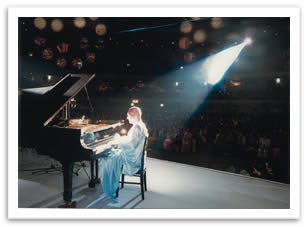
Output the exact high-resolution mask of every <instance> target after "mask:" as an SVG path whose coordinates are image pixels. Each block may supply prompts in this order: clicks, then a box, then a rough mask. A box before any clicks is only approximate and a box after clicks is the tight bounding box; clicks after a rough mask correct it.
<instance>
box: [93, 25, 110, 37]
mask: <svg viewBox="0 0 307 227" xmlns="http://www.w3.org/2000/svg"><path fill="white" fill-rule="evenodd" d="M95 31H96V34H97V35H99V36H103V35H104V34H106V33H107V27H106V26H105V25H104V24H97V25H96V27H95Z"/></svg>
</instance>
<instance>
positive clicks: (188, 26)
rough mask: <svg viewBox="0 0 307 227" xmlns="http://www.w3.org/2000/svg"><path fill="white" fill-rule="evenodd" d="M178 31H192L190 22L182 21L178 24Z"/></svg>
mask: <svg viewBox="0 0 307 227" xmlns="http://www.w3.org/2000/svg"><path fill="white" fill-rule="evenodd" d="M180 31H181V32H182V33H185V34H187V33H190V32H191V31H192V23H191V22H183V23H182V24H181V25H180Z"/></svg>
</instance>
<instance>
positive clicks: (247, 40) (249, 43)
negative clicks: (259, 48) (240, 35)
mask: <svg viewBox="0 0 307 227" xmlns="http://www.w3.org/2000/svg"><path fill="white" fill-rule="evenodd" d="M252 42H253V41H252V39H251V38H250V37H247V38H245V40H244V43H245V44H246V45H251V44H252Z"/></svg>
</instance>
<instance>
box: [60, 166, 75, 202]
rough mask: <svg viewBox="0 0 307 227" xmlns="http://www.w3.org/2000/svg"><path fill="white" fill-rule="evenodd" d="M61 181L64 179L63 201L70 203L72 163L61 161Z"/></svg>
mask: <svg viewBox="0 0 307 227" xmlns="http://www.w3.org/2000/svg"><path fill="white" fill-rule="evenodd" d="M61 163H62V166H63V179H64V192H63V199H64V201H71V199H72V175H73V170H74V162H68V161H63V162H61Z"/></svg>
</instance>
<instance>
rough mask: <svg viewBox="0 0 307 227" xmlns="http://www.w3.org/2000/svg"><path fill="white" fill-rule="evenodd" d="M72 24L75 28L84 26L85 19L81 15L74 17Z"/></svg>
mask: <svg viewBox="0 0 307 227" xmlns="http://www.w3.org/2000/svg"><path fill="white" fill-rule="evenodd" d="M74 25H75V26H76V27H77V28H84V27H85V25H86V20H85V19H84V18H83V17H76V18H75V19H74Z"/></svg>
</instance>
